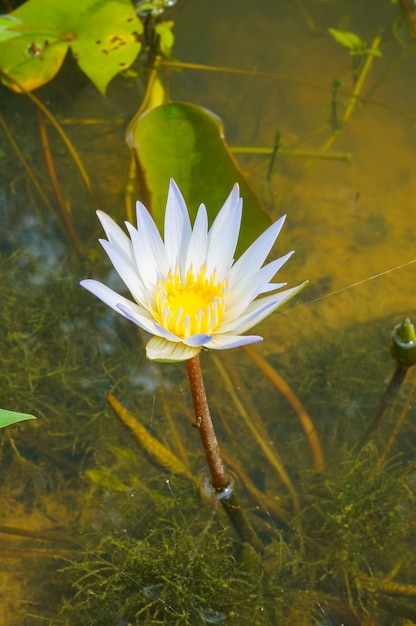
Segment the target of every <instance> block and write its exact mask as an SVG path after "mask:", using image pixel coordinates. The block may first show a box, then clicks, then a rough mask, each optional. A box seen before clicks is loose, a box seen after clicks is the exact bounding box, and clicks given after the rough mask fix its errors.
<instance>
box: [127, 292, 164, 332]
mask: <svg viewBox="0 0 416 626" xmlns="http://www.w3.org/2000/svg"><path fill="white" fill-rule="evenodd" d="M116 311H117V312H118V313H121V314H122V315H124V317H127V319H128V320H130V321H131V322H133V324H136V326H140V328H143V330H145V331H146V332H148V333H150V334H151V335H159V334H160V333H159V332H158V329H157V327H156V324H155V322H154V319H153V317H152V315H151V314H150V313H149V312H148V311H146V309H143V308H142V307H141V306H139V305H138V304H136V303H135V302H130V300H127V301H123V302H119V303H118V304H117V308H116Z"/></svg>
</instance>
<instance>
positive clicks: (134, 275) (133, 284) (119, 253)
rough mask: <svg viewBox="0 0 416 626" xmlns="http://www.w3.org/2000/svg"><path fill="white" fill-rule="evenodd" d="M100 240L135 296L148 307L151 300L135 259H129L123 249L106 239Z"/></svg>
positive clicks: (118, 272) (137, 300)
mask: <svg viewBox="0 0 416 626" xmlns="http://www.w3.org/2000/svg"><path fill="white" fill-rule="evenodd" d="M99 241H100V243H101V245H102V247H103V248H104V250H105V251H106V253H107V255H108V257H109V259H110V261H111V263H112V264H113V266H114V269H115V270H116V272H117V274H118V275H119V276H120V278H121V280H122V281H123V282H124V284H125V285H126V287H127V288H128V290H129V291H130V293H131V295H132V296H133V298H134V299H135V300H136V302H139V303H140V304H141V305H142V306H144V307H146V306H147V304H148V302H149V295H148V292H147V291H146V289H145V287H144V285H143V282H142V280H141V278H140V275H139V273H138V271H137V268H136V262H135V260H134V259H129V257H128V256H127V255H126V254H125V253H124V251H123V250H122V249H120V248H118V247H114V246H112V245H111V243H110V242H109V241H107V240H106V239H100V240H99ZM129 243H130V241H129Z"/></svg>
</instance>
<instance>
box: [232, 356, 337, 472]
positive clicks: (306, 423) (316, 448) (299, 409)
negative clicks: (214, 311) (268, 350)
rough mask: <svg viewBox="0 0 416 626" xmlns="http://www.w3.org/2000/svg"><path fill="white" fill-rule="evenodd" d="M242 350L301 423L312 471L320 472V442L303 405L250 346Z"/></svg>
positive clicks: (321, 467)
mask: <svg viewBox="0 0 416 626" xmlns="http://www.w3.org/2000/svg"><path fill="white" fill-rule="evenodd" d="M243 349H244V351H245V353H246V354H247V355H248V356H249V357H250V359H251V360H252V361H253V362H254V363H255V364H256V365H257V367H258V368H259V369H260V371H261V372H263V374H264V375H265V376H267V378H268V379H269V380H270V381H271V382H272V383H273V384H274V386H275V387H276V388H277V389H278V390H279V391H280V393H281V394H282V395H283V396H284V397H285V398H286V400H287V401H288V402H289V404H290V405H291V406H292V408H293V409H294V411H295V412H296V415H297V416H298V419H299V422H300V423H301V425H302V428H303V430H304V431H305V435H306V437H307V439H308V443H309V447H310V449H311V454H312V457H313V463H314V469H315V471H316V472H322V471H323V470H324V468H325V462H324V455H323V452H322V446H321V442H320V440H319V437H318V433H317V432H316V429H315V426H314V424H313V422H312V419H311V417H310V416H309V414H308V413H307V411H306V409H305V408H304V406H303V404H302V403H301V401H300V400H299V398H298V397H297V396H296V394H295V393H294V391H293V390H292V389H291V387H290V386H289V385H288V383H287V382H286V381H285V380H284V379H283V378H282V376H280V374H278V372H277V371H276V370H275V369H274V368H273V367H272V366H271V365H270V364H269V363H268V362H267V361H266V360H265V359H263V357H262V356H261V355H260V354H259V353H258V352H257V351H256V350H254V349H253V348H252V347H251V346H244V348H243Z"/></svg>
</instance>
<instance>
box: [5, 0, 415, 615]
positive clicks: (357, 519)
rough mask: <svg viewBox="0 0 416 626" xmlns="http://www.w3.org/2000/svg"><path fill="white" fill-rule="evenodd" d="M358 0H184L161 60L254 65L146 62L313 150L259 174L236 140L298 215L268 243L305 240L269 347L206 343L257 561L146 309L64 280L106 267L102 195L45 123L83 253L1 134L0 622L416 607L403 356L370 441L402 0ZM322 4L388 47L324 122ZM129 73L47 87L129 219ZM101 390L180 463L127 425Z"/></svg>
mask: <svg viewBox="0 0 416 626" xmlns="http://www.w3.org/2000/svg"><path fill="white" fill-rule="evenodd" d="M399 4H400V5H401V7H402V9H403V8H406V7H408V6H409V5H410V4H411V3H405V2H403V3H399ZM373 5H374V3H372V2H370V1H368V0H367V1H365V2H359V1H358V0H357V1H356V2H334V3H324V2H318V1H307V0H303V2H287V3H266V2H263V3H261V5H259V4H258V3H257V4H256V3H252V2H236V1H235V0H230V1H229V2H227V3H219V2H215V1H214V0H212V1H211V2H206V3H204V4H203V5H199V4H198V5H197V3H186V2H184V3H183V4H182V5H181V6H180V7H179V10H178V12H177V13H176V14H175V15H174V19H175V23H176V26H175V34H176V47H175V58H177V59H181V60H182V61H184V62H188V63H200V64H205V65H210V66H219V67H224V66H225V67H229V68H231V67H234V68H239V69H242V70H247V71H248V72H250V71H253V72H252V73H251V74H250V73H248V74H246V75H238V74H232V73H227V72H222V73H220V72H215V71H209V72H207V71H202V70H201V69H199V70H192V69H189V68H188V69H182V70H180V71H176V70H173V69H168V68H166V69H165V70H163V73H162V77H163V78H164V79H165V80H166V83H167V84H169V88H170V96H171V98H172V99H181V100H188V101H191V102H194V103H196V104H199V105H202V106H204V107H206V108H208V109H210V110H212V111H213V112H215V113H216V114H217V115H219V116H220V117H221V118H222V120H223V122H224V126H225V129H226V135H227V140H228V142H229V144H230V145H236V146H237V145H238V146H240V147H241V146H244V147H249V146H254V147H262V148H270V149H271V148H272V147H273V141H274V137H275V134H276V131H277V130H278V131H280V133H281V138H282V139H281V141H282V142H283V144H284V145H283V148H284V149H285V150H286V151H287V152H289V151H290V150H296V151H302V152H304V153H308V154H309V157H305V156H303V157H301V156H291V155H289V154H286V155H285V154H283V153H282V154H278V155H277V159H276V160H275V163H274V167H273V172H272V176H271V178H270V181H267V180H266V176H267V172H268V169H269V164H270V161H269V157H267V156H266V157H265V156H264V155H263V156H261V155H260V156H259V155H256V154H244V155H242V154H240V155H239V156H238V159H239V163H240V164H241V167H242V169H243V171H244V172H245V173H246V175H247V176H248V179H249V180H250V181H251V183H252V185H253V186H254V188H255V189H256V191H257V192H258V193H259V194H260V195H261V197H262V199H263V201H264V203H265V205H266V206H267V209H268V210H269V211H270V212H271V214H272V215H273V217H274V218H276V217H278V216H279V215H281V214H282V213H286V212H287V213H288V220H287V224H286V226H285V230H284V233H283V237H282V238H283V239H284V242H283V245H284V250H287V249H288V247H289V249H290V248H294V249H295V250H296V255H295V257H294V258H293V261H292V263H291V265H290V267H288V268H286V269H285V278H286V280H287V281H288V283H289V284H296V281H297V282H300V281H301V280H303V279H304V277H305V276H306V277H308V278H309V279H310V282H311V285H310V287H309V288H308V290H306V291H305V292H304V293H303V294H302V302H297V303H295V305H293V306H292V308H291V310H290V312H287V311H286V312H283V313H281V314H279V315H275V316H273V317H272V318H271V319H269V320H268V321H267V322H264V323H263V324H262V327H261V330H260V332H261V334H262V335H263V336H264V337H265V342H264V343H263V344H261V345H260V346H257V347H256V352H257V354H259V355H260V357H261V359H262V360H263V361H264V363H265V365H264V366H261V364H259V361H256V362H255V361H253V359H252V356H251V355H250V353H249V352H246V351H243V350H236V351H229V352H228V353H227V354H226V355H225V358H224V359H223V360H222V359H221V360H218V359H216V357H215V355H212V354H210V353H206V354H204V355H203V367H204V371H205V372H206V378H207V390H208V393H209V397H210V402H211V404H212V412H213V415H214V418H215V421H216V423H217V424H218V429H219V437H220V441H221V445H222V449H223V453H224V458H225V459H226V461H227V466H228V468H229V470H230V475H231V476H232V477H233V479H234V480H235V484H236V488H237V489H238V491H239V493H240V494H241V499H242V500H243V501H244V503H245V505H246V508H247V511H248V512H249V514H250V516H251V518H252V520H253V525H255V527H256V531H257V532H258V533H259V536H260V537H261V539H262V541H263V542H264V544H265V555H264V556H262V557H261V558H260V557H259V556H258V555H257V554H256V553H254V554H253V553H252V551H251V549H250V548H249V547H248V546H239V545H237V543H236V538H235V536H234V535H233V533H232V531H231V530H230V529H229V528H228V526H227V523H226V520H225V519H224V517H223V514H222V511H221V510H217V509H216V507H215V506H214V505H213V503H212V502H210V501H209V500H208V499H207V498H206V496H204V494H203V493H202V491H201V489H200V485H201V484H202V483H203V481H204V477H205V469H204V460H203V456H202V454H201V451H200V450H199V446H198V443H197V433H195V430H194V429H193V428H192V427H191V421H192V420H193V417H192V415H191V412H190V407H191V403H190V399H189V396H188V390H187V386H186V377H185V370H184V367H183V366H181V365H180V364H179V365H159V364H155V363H149V362H146V361H145V357H144V350H143V345H144V344H143V340H144V338H143V337H141V336H140V334H138V332H137V329H136V328H134V327H133V326H132V325H129V324H128V323H125V322H124V321H123V320H121V319H119V316H116V315H114V314H113V313H112V312H111V311H107V310H105V307H104V306H103V305H101V304H100V303H99V302H95V301H93V300H92V298H91V297H90V296H89V295H88V294H87V293H84V292H83V291H82V290H81V289H80V288H79V287H78V280H79V279H80V278H83V277H85V276H87V275H92V274H94V275H95V276H96V275H98V274H99V273H100V272H101V274H102V276H103V277H104V275H105V273H106V272H109V267H108V265H107V264H106V263H105V260H104V259H103V255H102V254H101V252H99V250H98V246H97V244H96V237H97V232H96V228H97V225H96V220H95V216H94V209H95V208H96V207H95V206H94V203H93V201H92V199H91V197H90V196H89V195H88V194H87V192H85V191H84V187H83V185H82V183H81V181H80V177H79V172H78V170H77V169H76V168H75V166H74V165H73V162H72V160H71V159H70V158H69V156H68V153H67V151H66V149H65V148H64V147H63V145H62V143H61V142H60V141H59V140H58V139H57V138H54V136H53V134H51V150H52V155H53V158H54V162H55V166H56V168H57V171H58V175H59V181H60V184H61V186H62V189H63V191H64V195H65V198H66V201H67V202H68V206H69V207H70V209H71V212H72V216H73V220H74V223H75V225H76V228H77V232H78V233H79V234H80V238H81V240H82V241H83V242H84V244H85V250H83V251H82V253H81V254H78V253H76V252H74V250H73V247H71V245H70V244H69V243H68V239H67V237H66V236H65V235H64V234H63V232H65V228H64V227H63V224H62V223H61V222H62V220H61V218H60V217H59V213H58V211H56V212H55V210H54V211H53V213H50V212H49V211H48V210H47V209H46V208H45V207H44V204H43V203H42V201H41V199H40V197H39V195H38V194H37V192H36V190H35V188H34V186H33V184H32V182H31V181H30V180H29V178H28V177H27V175H26V173H25V171H24V170H23V168H22V164H21V161H19V159H18V156H17V155H16V152H14V151H13V149H11V145H10V143H9V142H8V140H7V139H6V135H5V134H4V133H3V134H2V135H1V145H0V159H1V164H2V173H3V176H2V189H1V215H2V218H1V219H2V225H3V228H2V229H1V231H0V246H1V257H0V280H1V285H2V290H1V294H2V295H1V305H0V316H1V319H0V329H1V330H0V333H1V338H2V350H1V356H2V366H1V376H2V384H1V394H0V406H4V407H5V408H10V409H15V410H22V411H27V412H30V413H34V414H35V415H37V416H38V418H39V419H38V421H37V422H36V423H35V424H34V423H27V424H23V425H21V426H18V427H13V428H10V429H9V430H8V431H7V432H3V433H2V448H1V449H2V457H1V462H2V473H3V476H4V480H3V481H2V487H1V497H2V517H1V524H2V526H1V527H0V532H1V535H0V536H1V539H2V543H1V549H0V557H1V564H2V568H1V570H0V571H1V574H0V576H1V581H2V585H3V587H4V590H5V591H4V593H3V594H2V601H1V602H2V609H1V614H2V616H3V617H2V619H3V621H2V622H1V623H4V624H8V625H12V626H14V624H16V625H19V626H20V625H28V626H29V625H33V624H44V623H48V622H50V623H52V624H75V625H77V626H79V624H89V625H90V624H91V625H93V624H97V625H106V624H109V625H110V624H111V625H116V624H118V625H122V624H130V623H132V624H136V623H137V624H157V623H164V624H192V625H193V624H204V623H205V624H219V623H225V624H228V623H230V624H238V625H239V624H266V625H269V624H270V625H272V624H273V625H274V624H296V625H300V626H303V625H317V624H320V625H325V626H334V625H339V624H342V623H343V624H348V625H354V626H356V625H358V624H361V625H367V626H369V625H370V624H371V625H373V626H374V625H376V624H379V625H380V624H381V625H386V626H387V625H389V626H391V625H395V624H405V623H414V622H415V621H416V604H415V599H414V597H415V594H414V584H415V580H414V571H413V569H412V564H413V560H412V558H413V554H414V550H415V536H414V499H413V493H414V474H413V472H414V467H415V457H414V449H415V437H416V434H415V432H414V427H413V426H412V421H413V420H412V417H413V415H412V413H413V407H412V400H413V393H414V376H413V372H412V370H410V371H409V372H408V374H407V377H406V379H405V382H404V384H403V387H402V390H401V392H400V394H399V396H398V398H397V400H396V401H395V403H394V405H393V407H391V408H390V409H389V410H388V411H387V412H386V414H385V415H384V419H383V421H382V423H381V425H380V427H379V428H378V430H377V431H376V433H375V435H374V437H373V438H372V439H371V441H370V442H368V443H364V437H365V433H366V431H367V429H368V427H369V424H370V423H371V421H372V419H373V418H374V416H375V414H376V412H377V409H378V407H379V405H380V402H381V399H382V396H383V393H384V390H385V388H386V385H387V383H388V381H389V379H390V377H391V375H392V373H393V371H394V362H393V361H392V359H391V357H390V355H389V334H390V332H391V330H392V329H393V327H394V325H395V324H396V323H397V322H399V321H401V320H402V319H403V318H405V317H406V316H410V317H411V318H412V317H414V309H415V300H414V283H415V272H416V268H415V266H414V265H412V264H409V262H411V261H413V259H414V257H415V256H416V255H415V246H414V241H415V226H414V219H413V204H414V202H413V200H412V199H413V198H414V196H415V179H414V175H413V170H414V167H413V163H414V159H415V148H414V145H415V141H414V133H415V128H414V113H413V112H414V110H415V102H416V86H415V84H414V81H412V79H411V77H412V76H413V74H414V72H413V65H414V39H413V38H412V33H411V31H409V29H408V28H407V27H406V24H405V23H404V22H403V17H402V13H400V11H399V7H398V6H394V5H393V4H392V3H390V2H388V1H387V0H386V2H384V3H379V4H378V6H377V7H376V8H375V7H374V6H373ZM330 27H331V28H336V29H339V30H344V31H351V32H354V33H357V34H359V36H360V37H361V39H362V40H363V41H365V42H366V43H367V44H368V46H371V45H372V44H374V41H375V40H376V38H377V37H378V36H379V34H380V33H382V36H381V40H380V41H379V42H378V44H377V45H378V47H379V49H380V50H381V52H382V57H374V59H373V62H372V64H371V67H370V68H369V72H368V74H367V75H366V77H365V82H364V84H363V87H362V89H361V91H360V99H358V100H357V102H356V103H355V109H354V111H353V112H352V114H351V115H350V116H349V117H348V119H347V120H346V121H345V122H344V124H343V125H342V126H341V128H340V129H339V131H338V132H337V134H336V135H335V136H333V135H332V133H333V129H332V128H331V123H330V122H331V112H332V114H333V113H334V94H333V82H334V79H337V80H338V81H339V82H340V87H339V89H338V91H337V93H336V94H335V99H336V102H335V106H336V113H337V116H338V119H342V118H343V117H344V116H345V115H346V113H345V112H346V111H347V110H348V106H349V103H350V102H351V101H350V96H351V93H352V90H353V89H354V86H355V85H356V84H357V83H354V81H353V77H352V72H351V67H352V59H351V55H350V54H349V51H348V50H346V49H344V48H342V46H340V45H339V44H337V43H336V42H335V41H334V40H333V38H331V37H330V36H329V34H328V28H330ZM254 70H255V71H257V72H263V73H267V74H274V75H278V76H279V77H280V78H279V79H277V78H271V77H270V76H269V77H267V76H260V75H257V74H256V73H255V72H254ZM131 80H132V79H126V78H120V79H116V80H115V81H114V83H113V84H112V86H111V88H110V90H109V96H108V98H107V99H102V98H101V97H100V96H98V95H97V93H96V92H95V91H94V89H93V88H92V87H91V86H90V85H88V84H86V82H85V81H84V79H83V77H82V76H81V75H80V74H79V73H78V70H76V68H74V67H72V65H71V63H70V62H68V63H67V65H66V66H65V67H64V69H63V71H62V73H61V74H60V75H59V76H58V77H57V79H56V80H55V82H54V83H52V84H51V85H49V86H47V87H44V88H42V89H41V90H39V91H38V92H37V95H38V97H39V98H40V99H41V100H42V102H45V103H46V104H47V105H48V106H49V107H50V109H51V111H52V112H53V113H54V114H55V115H56V116H57V118H58V119H59V120H61V121H62V123H63V126H64V128H65V130H66V131H67V132H68V134H69V135H70V137H71V139H72V141H73V143H74V145H75V146H76V148H77V150H78V151H79V155H80V157H81V158H82V161H83V163H84V165H85V167H86V169H87V171H88V173H89V175H90V177H91V179H92V184H93V187H94V190H95V194H96V196H97V198H98V204H99V206H100V207H101V208H103V209H104V210H106V211H108V212H111V213H112V214H113V215H115V217H116V218H117V219H119V218H120V219H119V221H120V220H121V216H122V215H123V203H124V199H123V196H124V191H123V189H124V187H125V185H126V181H127V178H128V176H127V172H128V167H129V153H128V151H127V150H126V148H125V144H124V136H123V135H124V128H125V127H126V126H127V124H128V122H129V119H131V117H132V115H133V114H134V113H135V111H136V110H137V108H138V104H139V102H140V100H141V96H142V91H143V87H141V86H140V84H138V83H137V82H134V81H133V82H131ZM1 97H2V101H3V104H4V106H3V119H4V122H5V124H6V126H7V128H8V129H9V131H10V132H11V133H12V135H13V137H14V138H15V140H16V142H17V143H18V145H19V146H20V150H21V151H22V152H23V153H24V155H25V157H26V159H27V160H28V162H29V163H30V165H31V167H32V168H33V172H34V173H35V177H36V179H37V180H38V182H39V184H40V186H41V188H42V189H43V190H44V192H45V194H46V195H47V197H48V198H49V197H50V198H52V197H53V196H52V193H51V183H50V179H49V178H48V174H47V171H46V169H45V165H44V159H43V149H42V146H41V142H40V139H39V132H38V126H37V124H38V122H37V117H36V113H35V111H34V108H33V106H32V105H31V104H30V103H29V102H28V101H27V100H26V99H24V97H23V96H21V95H18V94H12V93H9V92H8V91H6V89H5V88H2V93H1ZM331 137H333V139H331V142H332V143H331V145H330V146H329V148H328V150H327V152H328V154H331V153H337V154H343V155H345V154H352V155H353V158H352V161H351V162H350V163H348V162H347V161H345V160H343V159H338V158H336V159H325V160H323V159H318V158H314V159H312V158H311V156H310V153H311V152H316V151H318V150H320V149H322V147H324V146H325V145H326V143H327V142H328V141H329V139H330V138H331ZM283 152H284V151H283ZM51 202H52V204H53V200H52V201H51V200H50V203H51ZM52 208H54V207H53V206H52ZM277 252H278V253H281V251H277ZM399 266H403V267H401V269H397V270H395V271H389V270H390V269H392V268H394V267H399ZM351 285H356V286H353V287H349V286H351ZM414 321H415V320H414ZM267 366H268V367H269V368H270V367H271V368H272V369H271V371H268V370H267ZM262 367H263V368H262ZM267 372H268V373H267ZM279 376H280V377H283V379H282V378H279ZM285 383H286V385H287V383H289V385H290V389H288V388H287V386H286V387H285ZM291 390H293V392H292V391H291ZM107 391H111V392H112V393H113V394H114V395H115V397H116V398H117V399H119V401H120V402H122V404H123V405H124V406H126V407H127V408H128V409H129V410H130V411H131V412H132V413H133V414H134V415H135V416H136V417H137V419H139V420H140V422H141V424H142V425H143V426H144V427H145V428H146V429H147V430H148V431H149V433H150V434H151V435H152V436H153V437H155V438H157V439H158V440H159V441H160V442H161V443H162V444H163V445H164V446H165V447H166V448H167V449H169V450H170V451H171V452H172V453H173V454H174V455H176V457H178V458H179V459H180V460H181V462H182V463H183V464H184V465H185V466H186V467H187V468H189V469H190V470H191V473H192V476H193V478H192V479H190V478H189V476H187V475H177V474H173V473H171V472H170V471H169V470H168V468H167V467H164V466H163V463H162V464H161V463H160V462H157V463H156V460H155V458H154V456H152V452H151V450H150V451H149V450H148V449H145V450H143V449H141V448H139V447H138V446H137V444H136V443H135V441H134V440H132V438H131V436H130V434H129V432H128V431H127V430H124V429H123V427H122V425H121V424H120V423H119V422H118V421H117V418H116V416H115V415H114V414H113V413H112V412H111V410H110V408H109V407H108V406H107V405H106V401H105V394H106V392H107ZM302 411H303V413H302ZM305 415H306V416H308V417H309V418H310V420H311V424H312V427H313V429H314V432H315V435H316V437H317V439H318V442H319V445H320V448H321V451H322V455H323V461H324V464H325V469H324V470H323V471H316V468H317V462H316V459H317V456H316V452H317V448H316V441H315V443H313V441H314V440H313V438H311V430H310V429H309V430H308V427H305V423H306V422H305ZM253 425H254V426H253ZM318 465H319V464H318ZM62 608H63V612H62V614H61V609H62ZM406 620H407V621H406ZM0 621H1V620H0Z"/></svg>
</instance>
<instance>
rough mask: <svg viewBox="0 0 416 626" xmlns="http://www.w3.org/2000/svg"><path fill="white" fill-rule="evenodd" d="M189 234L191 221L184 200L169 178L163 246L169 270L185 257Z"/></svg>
mask: <svg viewBox="0 0 416 626" xmlns="http://www.w3.org/2000/svg"><path fill="white" fill-rule="evenodd" d="M190 236H191V222H190V219H189V213H188V209H187V208H186V204H185V200H184V199H183V196H182V194H181V192H180V191H179V188H178V186H177V185H176V183H175V181H173V180H171V181H170V185H169V192H168V199H167V202H166V213H165V226H164V239H165V247H166V252H167V256H168V259H169V265H170V269H171V270H173V269H174V268H175V266H176V264H177V263H179V262H180V260H181V259H183V260H184V259H185V255H186V250H187V247H188V242H189V239H190Z"/></svg>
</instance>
